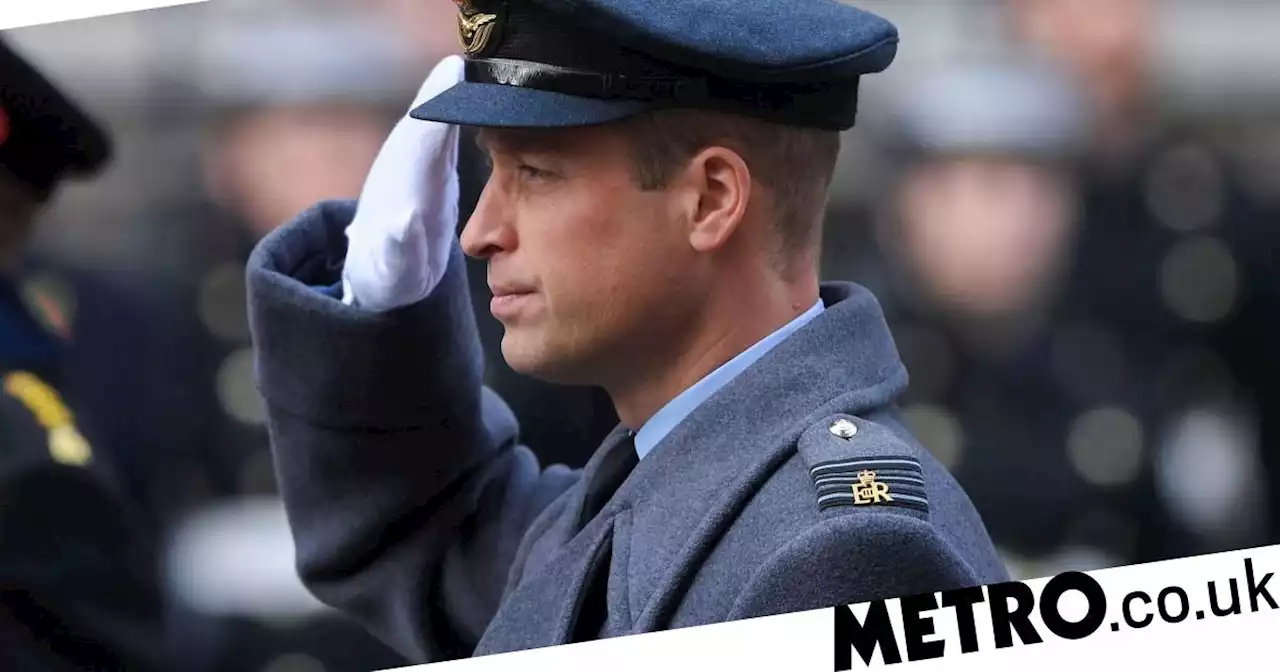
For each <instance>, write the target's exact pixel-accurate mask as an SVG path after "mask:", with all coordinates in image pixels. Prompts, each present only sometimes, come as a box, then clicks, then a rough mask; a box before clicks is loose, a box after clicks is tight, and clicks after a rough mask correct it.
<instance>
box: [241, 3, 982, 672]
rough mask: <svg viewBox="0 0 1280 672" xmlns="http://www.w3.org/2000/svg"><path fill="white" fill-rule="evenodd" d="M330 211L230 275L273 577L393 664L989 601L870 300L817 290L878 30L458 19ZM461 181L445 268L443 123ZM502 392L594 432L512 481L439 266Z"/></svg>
mask: <svg viewBox="0 0 1280 672" xmlns="http://www.w3.org/2000/svg"><path fill="white" fill-rule="evenodd" d="M460 28H461V30H460V32H461V35H462V39H463V45H464V47H465V51H466V58H465V59H459V58H456V57H455V58H450V59H446V60H445V61H444V62H442V63H441V64H440V65H439V66H438V67H437V68H436V69H435V71H434V72H433V73H432V75H431V77H429V78H428V80H427V82H426V83H425V84H424V86H423V88H422V90H421V91H420V93H419V96H418V100H417V101H415V107H414V108H413V111H412V112H411V113H410V115H409V117H407V118H406V119H404V120H403V121H401V123H400V124H399V125H398V127H397V128H396V129H395V130H394V131H393V132H392V134H391V136H390V138H389V139H388V140H387V142H386V145H385V146H384V148H383V150H382V153H381V155H380V156H379V158H378V160H377V161H376V162H375V165H374V167H373V169H372V170H371V172H370V175H369V177H368V181H367V183H366V187H365V190H364V193H363V194H362V196H361V198H360V201H359V203H358V204H357V203H336V202H335V203H325V204H321V205H319V206H318V207H316V208H315V209H313V210H312V211H310V212H307V213H305V214H303V215H302V216H301V217H300V218H299V219H298V220H297V221H295V222H293V223H291V224H289V225H287V226H285V227H283V228H282V229H280V230H279V231H278V232H276V233H275V234H274V235H272V236H271V237H270V238H268V239H266V240H264V241H263V243H262V244H261V245H260V246H259V248H258V249H257V250H256V251H255V253H254V256H253V259H252V261H251V263H250V269H249V285H250V295H251V316H252V325H253V330H254V337H255V343H256V347H257V349H258V367H259V369H258V370H259V376H260V384H261V388H262V391H263V393H264V396H265V397H266V400H267V402H268V404H269V408H270V428H271V432H272V437H273V444H274V449H275V451H276V456H277V464H278V466H279V477H280V482H281V486H282V490H283V492H284V495H285V499H286V502H287V505H288V509H289V514H290V520H291V524H292V525H293V528H294V532H295V535H296V537H297V542H298V553H299V557H298V562H299V567H300V571H301V573H302V576H303V578H304V579H305V580H306V582H307V583H308V584H309V586H310V587H311V589H312V590H313V591H314V592H315V593H316V594H317V595H318V596H319V597H320V598H321V599H323V600H325V601H327V602H329V603H331V604H334V605H336V606H338V607H340V608H342V609H344V610H346V611H347V612H349V613H351V614H353V615H355V616H357V617H358V618H360V619H362V620H363V621H364V622H365V623H367V624H368V625H369V626H370V627H371V628H372V629H373V630H374V631H376V632H378V633H379V634H380V635H381V636H382V637H384V638H385V639H386V640H387V641H389V642H390V643H392V644H394V645H395V646H397V647H398V648H399V649H400V650H401V651H402V652H404V653H405V654H407V655H409V656H410V657H411V658H413V659H415V660H429V661H435V660H441V659H446V658H453V657H461V656H466V655H473V654H489V653H497V652H502V651H512V650H518V649H526V648H532V647H539V646H548V645H555V644H562V643H568V642H574V641H582V640H590V639H595V638H599V637H612V636H618V635H625V634H633V633H641V632H647V631H653V630H661V629H665V628H675V627H683V626H692V625H699V624H706V623H713V622H718V621H725V620H730V619H740V618H749V617H754V616H761V615H767V614H777V613H784V612H791V611H799V610H807V609H816V608H822V607H827V606H833V605H838V604H849V603H856V602H860V601H865V600H870V599H875V598H881V597H893V596H899V595H906V594H915V593H920V592H926V591H936V590H943V589H950V588H958V587H965V586H973V585H979V584H986V583H991V582H996V581H1001V580H1004V579H1005V577H1006V575H1005V572H1004V569H1003V567H1002V565H1001V562H1000V560H999V558H998V557H997V554H996V553H995V551H994V549H993V548H992V544H991V542H990V540H989V538H988V536H987V533H986V531H985V529H984V527H983V523H982V521H981V519H980V518H979V516H978V515H977V513H976V512H975V511H974V509H973V507H972V505H971V504H970V502H969V500H968V498H967V497H966V496H965V494H964V493H963V492H962V491H961V489H960V488H959V487H958V486H957V485H956V483H955V482H954V481H953V480H952V479H951V477H950V476H949V475H948V474H947V473H946V472H945V471H944V469H943V468H942V467H941V466H939V465H938V463H937V462H935V461H934V460H933V459H932V458H931V457H930V456H929V455H928V454H927V453H926V452H925V451H924V450H923V449H922V448H921V447H920V446H919V445H918V444H917V442H916V441H915V440H914V439H913V438H912V437H911V436H910V435H909V434H908V433H907V431H906V430H905V429H903V426H902V424H901V423H900V420H899V418H898V415H897V411H896V410H895V407H894V400H895V398H896V397H897V395H899V394H900V393H901V392H902V391H903V389H904V388H905V386H906V384H907V374H906V371H905V370H904V368H903V366H902V364H901V363H900V361H899V359H898V356H897V353H896V349H895V347H894V344H893V340H892V338H891V336H890V334H889V333H888V331H887V328H886V326H885V323H884V319H883V317H882V315H881V312H880V309H879V306H878V304H877V303H876V301H875V299H874V298H873V297H872V296H870V295H869V294H868V293H867V292H866V291H865V290H864V289H862V288H860V287H857V286H854V285H850V284H827V285H820V284H819V281H818V272H817V268H816V264H817V261H816V260H817V258H818V245H819V239H820V222H821V220H822V214H823V209H824V204H825V200H826V191H827V188H828V185H829V183H830V180H831V175H832V172H833V170H834V164H835V160H836V155H837V153H838V148H839V140H838V133H839V132H840V131H842V130H845V129H848V128H850V127H852V126H853V123H854V118H855V113H856V108H857V92H858V83H859V80H860V78H861V77H862V76H864V75H867V74H870V73H874V72H878V71H881V70H883V69H884V68H886V67H888V65H889V64H890V62H891V61H892V60H893V57H894V55H895V53H896V49H897V41H898V40H897V32H896V29H895V28H894V27H893V26H892V25H891V24H889V23H887V22H886V21H884V20H883V19H880V18H878V17H876V16H872V15H870V14H868V13H866V12H863V11H860V10H857V9H855V8H852V7H849V6H847V5H843V4H840V3H835V2H829V1H827V0H799V1H797V0H753V2H748V3H744V2H737V1H734V0H689V1H686V2H679V3H675V2H670V3H658V2H654V1H653V0H576V1H574V2H568V1H567V0H536V1H534V0H529V1H526V2H498V1H494V2H486V3H484V4H480V3H479V2H477V3H476V4H474V5H471V4H464V5H462V7H461V17H460ZM460 126H467V127H475V128H478V129H479V139H480V142H481V144H482V146H483V147H484V149H485V150H486V152H487V153H488V155H489V156H490V158H491V160H492V163H493V170H492V174H491V177H490V179H489V182H488V184H487V186H486V188H485V190H484V193H483V195H482V196H481V198H480V201H479V204H478V205H477V207H476V210H475V212H474V214H473V215H472V217H471V219H470V221H469V222H468V224H467V227H466V229H465V230H464V232H463V233H462V235H461V238H460V240H459V241H458V244H455V241H454V239H453V237H452V231H453V230H454V223H455V218H456V217H457V205H456V198H457V184H456V178H455V176H454V162H455V160H456V154H457V142H458V128H459V127H460ZM462 253H466V254H468V255H471V256H474V257H479V258H483V259H486V260H487V261H488V263H489V284H490V286H491V288H492V289H493V291H494V295H495V298H494V300H493V303H492V312H493V314H494V316H495V317H497V318H498V319H499V320H501V322H502V324H503V325H504V327H505V330H506V333H505V336H504V338H503V341H502V351H503V355H504V356H505V358H506V360H507V361H508V362H509V363H510V364H511V365H512V367H513V368H515V369H516V370H518V371H521V372H523V373H527V374H531V375H535V376H538V377H540V378H544V379H547V380H551V381H556V382H561V383H572V384H589V385H596V386H600V387H602V388H603V389H604V390H606V391H607V392H608V393H609V395H610V397H611V398H612V400H613V402H614V405H615V407H616V409H617V411H618V415H619V417H620V418H621V421H622V422H621V426H620V427H618V428H617V430H616V431H614V432H613V433H612V434H611V435H610V436H609V437H608V438H607V439H606V441H605V442H604V445H602V446H601V447H600V449H599V450H598V451H597V452H596V454H595V455H594V456H593V457H592V459H591V460H590V462H589V463H588V464H587V466H586V467H585V469H583V470H582V471H575V470H570V469H567V468H564V467H556V466H552V467H546V466H544V465H540V464H538V463H537V460H536V459H535V458H534V456H533V454H532V453H531V452H530V451H529V450H527V449H526V448H524V447H522V446H521V444H520V437H519V433H518V426H517V423H516V419H515V418H514V417H512V414H511V412H510V411H509V410H508V408H507V406H505V405H504V404H503V402H502V400H501V399H499V398H497V396H496V395H494V394H493V393H492V392H490V391H488V390H487V389H486V388H484V387H483V386H482V382H481V380H482V378H481V376H482V372H481V370H480V369H481V366H480V361H481V358H480V353H479V352H478V345H477V341H476V327H475V324H474V320H473V317H472V313H470V312H469V311H470V304H469V303H468V288H467V286H466V284H465V278H464V276H463V264H462V257H461V254H462Z"/></svg>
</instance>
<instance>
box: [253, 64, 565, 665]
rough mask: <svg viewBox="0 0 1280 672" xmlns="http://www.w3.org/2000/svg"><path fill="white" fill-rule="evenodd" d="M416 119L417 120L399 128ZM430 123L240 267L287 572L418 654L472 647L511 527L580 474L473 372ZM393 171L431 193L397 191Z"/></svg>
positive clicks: (454, 653) (491, 600) (450, 216)
mask: <svg viewBox="0 0 1280 672" xmlns="http://www.w3.org/2000/svg"><path fill="white" fill-rule="evenodd" d="M427 88H429V87H427ZM413 124H418V125H423V126H424V127H425V128H424V129H422V130H421V131H419V132H417V133H415V132H412V130H410V131H406V130H402V129H413V130H416V129H414V126H412V125H413ZM439 130H440V129H438V128H434V129H433V128H432V127H431V126H430V125H427V124H426V122H419V121H416V120H412V119H407V118H406V119H405V120H404V121H402V122H401V125H400V126H399V127H397V130H396V131H393V133H392V136H391V138H390V139H389V140H388V144H387V146H386V147H384V150H383V153H382V154H381V155H380V156H379V159H378V162H377V164H376V165H375V167H374V169H373V171H372V172H371V175H370V180H369V184H368V185H367V186H366V189H365V192H364V194H363V195H362V199H361V202H360V204H359V206H358V207H359V212H357V205H356V204H354V203H327V204H322V205H320V206H318V207H316V208H315V209H313V210H312V211H310V212H308V213H305V214H303V215H302V216H301V217H300V218H299V219H298V220H297V221H295V222H293V223H291V224H289V225H287V226H285V227H283V228H282V229H280V230H279V231H277V232H275V233H273V234H272V235H271V236H269V237H268V238H267V239H265V240H264V241H263V242H262V243H261V244H260V245H259V247H258V249H257V250H256V251H255V252H254V254H253V256H252V258H251V260H250V264H249V271H248V283H249V293H250V317H251V325H252V330H253V337H254V345H255V348H256V350H257V366H258V381H259V386H260V388H261V390H262V392H263V395H264V397H265V399H266V402H267V405H268V411H269V427H270V431H271V439H272V446H273V450H274V454H275V461H276V467H277V473H278V477H279V481H280V486H281V490H282V493H283V496H284V500H285V504H286V507H287V510H288V513H289V518H290V524H291V526H292V528H293V533H294V537H295V541H296V544H297V549H298V565H299V571H300V573H301V575H302V578H303V580H304V581H305V582H306V584H307V585H308V586H309V587H310V589H311V590H312V591H313V592H314V593H315V594H316V595H317V596H318V597H319V598H320V599H321V600H323V601H325V602H327V603H329V604H331V605H333V606H335V607H338V608H339V609H342V610H344V611H346V612H348V613H349V614H351V615H353V616H355V617H356V618H358V619H359V620H361V621H363V622H364V623H365V624H366V625H367V626H368V627H369V628H370V629H371V630H373V631H374V632H375V633H376V634H378V635H379V636H380V637H382V638H383V639H384V640H385V641H387V642H388V643H389V644H391V645H392V646H394V647H395V648H397V649H398V650H399V651H400V652H401V653H403V654H405V655H406V656H408V657H410V658H411V659H413V660H415V661H438V660H444V659H449V658H456V657H462V656H465V655H468V654H469V653H470V652H471V650H472V648H473V647H474V645H475V643H476V642H477V641H478V640H479V638H480V636H481V634H482V633H483V631H484V629H485V627H486V625H487V624H488V621H489V619H490V618H491V617H492V615H493V613H494V612H495V610H496V609H497V606H498V602H499V599H500V597H501V594H502V591H503V588H504V586H505V585H506V581H507V576H508V573H509V571H510V568H511V564H512V562H513V559H514V557H515V555H516V551H517V549H518V547H519V544H520V542H521V540H522V538H523V537H524V533H525V531H526V530H527V529H528V528H529V527H530V525H531V524H532V523H533V521H534V519H535V518H536V517H537V516H538V515H539V514H540V513H543V512H544V511H546V509H547V508H548V507H549V506H550V505H551V504H552V503H553V502H554V501H555V500H556V499H557V498H558V497H559V495H561V494H562V493H563V492H564V491H565V490H567V489H568V488H569V487H570V486H571V485H572V484H573V483H574V482H575V481H576V480H577V478H578V474H577V472H575V471H571V470H569V469H567V468H563V467H553V468H551V469H546V470H544V469H542V468H541V467H540V465H539V464H538V461H537V460H536V458H535V457H534V455H533V453H532V452H530V451H529V450H528V449H527V448H525V447H523V446H521V445H519V439H518V431H517V424H516V421H515V418H514V417H513V416H512V413H511V411H510V409H509V408H508V407H507V406H506V405H505V404H504V403H503V402H502V400H501V399H499V398H498V397H497V395H495V394H494V393H493V392H492V391H490V390H488V389H486V388H484V387H483V386H482V382H481V381H482V361H483V360H482V356H481V352H480V346H479V340H478V338H477V333H476V325H475V318H474V314H473V313H472V307H471V303H470V299H469V293H468V287H467V281H466V274H465V270H464V267H463V259H462V255H461V253H460V252H459V249H458V246H457V245H456V244H455V243H454V240H453V235H454V233H453V232H454V230H455V224H456V205H452V208H453V209H452V210H450V207H451V204H450V203H449V202H448V199H449V198H454V199H456V185H450V184H449V180H448V179H442V178H441V176H440V175H438V174H420V173H421V171H423V170H427V171H428V172H430V171H431V170H432V168H431V166H432V165H439V162H437V163H436V164H433V158H432V157H436V158H438V156H439V154H433V153H432V152H442V151H443V152H447V151H449V150H448V148H445V149H441V148H440V147H439V145H438V144H437V145H435V146H433V145H431V144H430V143H429V142H425V141H424V136H423V134H424V133H425V134H430V133H431V132H434V131H439ZM451 141H452V142H454V143H456V135H453V137H452V140H451ZM406 143H407V144H406ZM411 145H414V146H415V148H416V150H417V151H418V152H427V154H426V155H425V156H420V155H418V154H417V153H415V152H414V151H408V148H410V146H411ZM433 147H434V148H433ZM397 161H409V165H402V167H403V169H404V170H403V171H402V170H397V165H395V164H396V162H397ZM448 169H449V170H450V171H452V170H453V169H454V168H453V165H451V164H450V165H448ZM414 171H418V172H417V173H415V172H414ZM453 179H456V177H454V178H453ZM388 180H390V181H391V182H392V183H394V181H396V180H399V181H400V184H401V185H403V188H413V189H419V190H426V191H425V193H422V194H420V195H419V196H418V197H410V196H409V195H406V194H405V193H403V192H402V191H401V192H397V190H396V188H395V186H394V184H392V186H390V187H388V184H389V182H388ZM450 194H452V196H450ZM441 213H445V214H444V215H443V216H442V215H441ZM375 214H376V215H378V216H379V217H381V219H378V218H376V217H373V215H375ZM348 241H350V245H348ZM441 246H444V247H443V252H441ZM441 264H443V267H442V266H441ZM409 276H412V277H409ZM339 285H342V286H344V288H345V291H344V292H341V294H343V296H341V297H340V296H338V294H339V292H338V291H336V288H337V287H339ZM325 287H332V288H335V291H330V292H326V291H320V289H318V288H325Z"/></svg>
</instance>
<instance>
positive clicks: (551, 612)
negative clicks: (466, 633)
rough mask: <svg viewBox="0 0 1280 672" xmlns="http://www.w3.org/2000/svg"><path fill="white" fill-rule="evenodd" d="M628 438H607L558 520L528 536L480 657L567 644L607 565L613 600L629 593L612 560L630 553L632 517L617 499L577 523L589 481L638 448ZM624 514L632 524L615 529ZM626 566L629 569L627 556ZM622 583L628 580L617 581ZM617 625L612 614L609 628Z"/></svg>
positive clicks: (623, 434)
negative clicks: (607, 463) (614, 457)
mask: <svg viewBox="0 0 1280 672" xmlns="http://www.w3.org/2000/svg"><path fill="white" fill-rule="evenodd" d="M625 437H626V430H624V429H622V428H618V429H616V430H615V431H614V432H612V433H611V434H610V435H609V436H608V437H607V438H606V439H605V441H604V444H603V445H602V446H601V447H600V449H599V450H597V451H596V453H595V454H594V455H593V456H592V457H591V460H590V461H588V462H587V465H586V466H585V467H584V468H583V477H582V478H581V479H579V481H578V483H577V484H576V485H575V486H574V487H573V489H572V490H571V491H570V492H569V493H567V494H566V496H567V497H569V501H568V503H567V505H566V506H565V507H564V508H563V509H562V510H560V511H559V513H557V514H555V515H556V520H555V521H553V522H551V524H550V526H549V527H548V528H547V531H546V532H545V533H544V534H542V535H540V536H539V537H538V538H536V539H533V538H531V539H526V540H525V543H527V544H530V546H529V548H528V549H527V550H526V551H524V553H523V555H524V557H525V558H526V559H525V562H524V566H523V567H522V568H521V569H520V576H519V577H513V581H512V585H511V586H509V587H508V591H507V595H506V597H505V598H504V599H503V602H502V606H501V607H500V608H499V610H498V613H497V615H496V616H495V617H494V619H493V621H491V622H490V624H489V627H488V629H487V630H486V631H485V635H484V637H483V638H482V639H481V641H480V643H479V645H478V647H477V650H476V653H477V655H485V654H493V653H501V652H505V651H516V650H521V649H528V648H536V647H541V646H555V645H558V644H566V643H568V641H569V639H570V637H571V635H572V632H573V627H574V625H575V623H576V620H577V614H578V607H579V604H580V602H581V600H582V598H583V596H584V595H585V592H586V590H587V588H588V587H589V585H588V582H589V579H590V578H591V577H593V576H599V574H598V570H601V569H602V567H601V565H602V564H603V563H607V562H608V563H611V568H610V569H609V573H608V575H606V576H607V578H608V581H609V593H610V594H609V597H610V599H611V600H612V597H613V595H612V593H613V592H614V591H615V590H618V589H622V590H624V591H625V578H626V577H625V571H623V575H622V577H620V578H615V576H614V575H616V574H618V569H617V567H618V564H617V563H612V561H611V559H612V557H613V556H614V555H615V553H617V552H619V551H621V553H622V557H623V558H625V557H626V546H627V541H628V540H629V538H630V534H629V530H630V525H629V517H627V516H620V515H619V511H620V509H619V508H618V506H617V498H616V497H615V498H614V500H613V501H611V502H610V503H609V504H608V505H607V506H606V507H605V509H604V510H603V511H601V513H600V515H598V516H596V518H595V519H594V520H592V521H590V522H589V523H588V524H587V525H586V526H585V527H583V528H582V529H581V530H579V529H578V527H577V521H578V517H579V514H580V513H581V510H582V506H583V504H584V502H583V495H584V488H583V485H584V484H585V483H588V482H590V480H591V478H592V476H593V475H594V473H595V470H596V469H598V468H599V466H600V463H601V461H602V460H603V459H604V458H605V456H606V455H608V454H609V453H610V452H612V451H615V450H634V448H632V446H631V444H630V443H629V442H624V441H623V440H622V439H623V438H625ZM620 518H622V519H625V520H627V521H628V524H624V525H622V526H621V528H622V529H621V532H620V533H615V527H617V526H616V525H615V523H616V521H617V520H619V519H620ZM535 525H536V523H535ZM619 546H620V548H619ZM622 566H623V567H624V568H625V560H624V561H623V563H622ZM618 581H622V582H623V583H622V584H621V585H618V583H617V582H618ZM610 604H612V602H610ZM612 627H613V623H612V616H611V622H610V623H609V625H608V628H607V629H611V628H612Z"/></svg>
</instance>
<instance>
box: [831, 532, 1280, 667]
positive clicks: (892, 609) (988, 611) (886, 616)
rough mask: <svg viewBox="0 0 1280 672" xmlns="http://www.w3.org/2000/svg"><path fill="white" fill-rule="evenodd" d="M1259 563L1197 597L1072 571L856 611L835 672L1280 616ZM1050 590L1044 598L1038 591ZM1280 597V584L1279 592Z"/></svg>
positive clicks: (840, 630) (839, 636)
mask: <svg viewBox="0 0 1280 672" xmlns="http://www.w3.org/2000/svg"><path fill="white" fill-rule="evenodd" d="M1272 575H1273V572H1266V573H1262V570H1260V569H1259V568H1258V567H1255V566H1254V562H1253V559H1252V558H1251V557H1245V558H1244V559H1243V563H1242V566H1240V569H1239V573H1238V575H1236V576H1230V575H1223V576H1219V577H1217V578H1215V579H1213V580H1209V581H1207V582H1206V583H1205V585H1198V586H1196V587H1194V588H1191V589H1187V588H1183V587H1181V586H1177V585H1167V586H1165V587H1163V588H1160V589H1155V590H1150V589H1148V590H1143V589H1128V590H1124V591H1116V590H1112V591H1110V593H1111V595H1108V592H1109V591H1108V590H1106V589H1104V588H1103V586H1102V584H1100V583H1099V582H1098V580H1097V579H1095V578H1094V577H1092V576H1090V575H1088V574H1083V573H1079V572H1068V573H1064V574H1059V575H1058V576H1055V577H1053V578H1052V579H1048V580H1047V583H1046V582H1045V581H1044V580H1038V581H1034V582H1021V581H1012V582H1008V583H1000V584H994V585H990V586H982V587H974V588H966V589H962V590H953V591H947V592H943V593H936V594H935V593H928V594H924V595H915V596H911V597H904V598H900V599H897V600H891V601H878V602H871V603H868V604H863V605H857V606H855V607H836V608H835V609H834V617H835V669H836V670H837V672H839V671H841V670H852V669H854V664H855V662H856V661H857V660H858V659H860V660H861V664H860V665H859V667H862V666H864V665H865V666H868V667H870V666H873V665H877V664H885V665H892V664H896V663H901V662H904V661H920V660H928V659H935V658H941V657H943V656H950V655H959V654H963V653H974V652H977V651H981V650H989V649H1003V648H1008V647H1011V646H1015V645H1024V646H1025V645H1031V644H1040V643H1043V642H1044V641H1045V640H1046V637H1056V638H1058V639H1061V640H1078V639H1083V638H1085V637H1089V636H1091V635H1094V634H1098V633H1105V632H1107V631H1111V632H1119V631H1122V630H1126V629H1142V628H1146V627H1148V626H1150V625H1152V624H1154V623H1164V624H1176V623H1182V622H1185V621H1198V620H1204V619H1207V618H1221V617H1225V616H1233V615H1238V614H1241V613H1244V612H1246V611H1248V612H1257V611H1260V610H1263V609H1277V608H1278V607H1277V603H1276V600H1275V599H1274V598H1273V596H1272V594H1271V588H1272V586H1270V585H1269V584H1268V582H1269V581H1270V580H1271V578H1272ZM1033 583H1034V584H1040V587H1039V590H1038V591H1037V590H1036V589H1035V588H1033V586H1032V584H1033ZM1276 588H1277V592H1276V595H1280V585H1278V586H1276Z"/></svg>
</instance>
